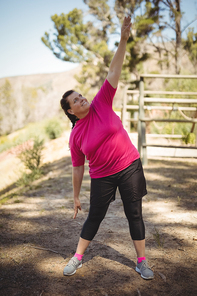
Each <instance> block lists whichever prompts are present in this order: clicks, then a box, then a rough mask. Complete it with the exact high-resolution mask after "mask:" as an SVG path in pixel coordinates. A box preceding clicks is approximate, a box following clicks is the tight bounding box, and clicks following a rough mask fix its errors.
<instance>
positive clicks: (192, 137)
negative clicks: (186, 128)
mask: <svg viewBox="0 0 197 296" xmlns="http://www.w3.org/2000/svg"><path fill="white" fill-rule="evenodd" d="M195 141H196V136H195V134H194V133H188V134H187V135H186V137H185V138H184V142H185V144H195Z"/></svg>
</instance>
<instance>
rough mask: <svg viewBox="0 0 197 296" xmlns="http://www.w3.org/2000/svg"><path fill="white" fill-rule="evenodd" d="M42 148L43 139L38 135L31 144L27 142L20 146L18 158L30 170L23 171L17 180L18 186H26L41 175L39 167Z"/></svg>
mask: <svg viewBox="0 0 197 296" xmlns="http://www.w3.org/2000/svg"><path fill="white" fill-rule="evenodd" d="M43 148H44V140H40V139H39V138H38V137H35V138H34V141H33V145H32V143H30V142H27V143H26V144H25V147H24V146H23V145H22V146H21V148H20V150H21V151H20V152H19V154H18V158H19V159H20V160H21V161H22V162H23V164H24V166H25V168H26V169H28V170H30V171H31V172H30V173H27V172H23V174H22V176H21V178H20V179H19V180H18V181H17V185H18V186H28V185H29V184H31V183H32V182H33V181H34V180H37V179H39V178H40V176H41V175H42V170H41V168H40V167H41V159H42V150H43Z"/></svg>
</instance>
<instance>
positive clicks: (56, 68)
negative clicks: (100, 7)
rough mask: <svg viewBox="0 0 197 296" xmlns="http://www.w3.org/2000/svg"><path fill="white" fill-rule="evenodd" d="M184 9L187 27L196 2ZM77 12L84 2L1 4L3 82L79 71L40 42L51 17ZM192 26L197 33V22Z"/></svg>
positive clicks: (9, 0) (6, 0)
mask: <svg viewBox="0 0 197 296" xmlns="http://www.w3.org/2000/svg"><path fill="white" fill-rule="evenodd" d="M112 2H113V0H111V3H112ZM98 3H99V1H98ZM181 5H182V10H183V11H184V12H185V15H184V17H183V24H182V27H184V24H187V23H189V22H190V21H191V20H193V19H194V18H195V17H196V16H197V0H182V4H181ZM74 8H79V9H82V10H83V11H85V10H87V5H85V4H84V2H83V0H0V42H1V46H0V78H3V77H10V76H20V75H30V74H40V73H57V72H64V71H68V70H70V69H73V68H74V67H76V66H77V64H73V63H69V62H64V61H61V60H59V59H57V58H56V57H55V56H54V55H53V53H52V52H51V51H50V50H49V49H48V48H47V47H46V46H45V45H44V43H43V42H42V41H41V37H42V36H44V33H45V32H46V31H47V32H49V30H50V29H53V22H52V21H51V16H52V15H54V14H55V13H56V14H61V13H68V12H69V11H71V10H72V9H74ZM192 26H194V27H195V31H196V32H197V21H196V22H195V23H194V24H193V25H192Z"/></svg>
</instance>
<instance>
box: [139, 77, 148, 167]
mask: <svg viewBox="0 0 197 296" xmlns="http://www.w3.org/2000/svg"><path fill="white" fill-rule="evenodd" d="M139 91H140V93H139V119H138V151H139V153H140V157H141V158H142V163H143V164H144V165H146V164H147V148H146V146H145V147H143V144H146V123H145V122H144V121H142V119H143V118H144V78H143V77H140V84H139Z"/></svg>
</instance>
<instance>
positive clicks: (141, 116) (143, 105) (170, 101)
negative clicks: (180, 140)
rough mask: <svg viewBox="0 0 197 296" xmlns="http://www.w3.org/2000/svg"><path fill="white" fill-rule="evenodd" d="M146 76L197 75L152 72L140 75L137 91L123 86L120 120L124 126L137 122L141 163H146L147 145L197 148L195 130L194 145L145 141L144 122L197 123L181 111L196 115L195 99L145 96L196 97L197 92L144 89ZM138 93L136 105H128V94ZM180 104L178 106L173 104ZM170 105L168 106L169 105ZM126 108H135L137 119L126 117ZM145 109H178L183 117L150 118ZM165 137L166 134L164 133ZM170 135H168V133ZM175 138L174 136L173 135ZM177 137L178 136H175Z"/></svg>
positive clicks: (190, 77)
mask: <svg viewBox="0 0 197 296" xmlns="http://www.w3.org/2000/svg"><path fill="white" fill-rule="evenodd" d="M145 78H146V79H148V78H168V79H175V78H176V79H177V78H178V79H196V80H197V75H156V74H154V75H152V74H144V75H141V76H140V83H139V91H137V90H135V91H132V90H128V88H125V93H124V99H123V109H122V122H123V125H124V127H126V125H127V122H137V123H138V151H139V153H140V156H141V158H142V162H143V164H147V162H148V160H147V147H148V146H151V147H164V148H182V149H185V148H189V149H197V132H196V146H188V145H184V146H172V145H154V144H147V143H146V122H185V123H186V122H187V123H188V122H190V123H193V124H197V118H189V117H188V116H186V115H185V114H184V113H183V111H195V112H196V114H195V115H197V99H196V98H195V99H183V98H165V97H164V98H160V97H158V98H157V97H145V96H146V95H151V94H153V95H176V96H177V95H179V96H183V95H184V96H185V95H189V96H195V97H197V92H178V91H173V92H172V91H148V90H144V79H145ZM136 94H138V95H139V102H138V105H128V104H127V97H128V95H136ZM148 103H151V104H152V103H157V104H158V103H165V104H166V105H165V106H161V105H159V106H158V105H155V106H154V105H147V104H148ZM175 104H176V105H180V106H175ZM185 104H192V105H194V106H184V105H185ZM169 105H170V106H169ZM128 110H136V111H138V119H134V118H129V119H128V118H127V111H128ZM145 110H163V111H165V110H171V111H179V113H181V115H182V117H183V119H166V118H152V117H145ZM196 130H197V129H196ZM165 137H166V135H165ZM169 137H170V135H169ZM173 137H174V138H176V136H175V135H174V136H173ZM177 137H179V136H177Z"/></svg>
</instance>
